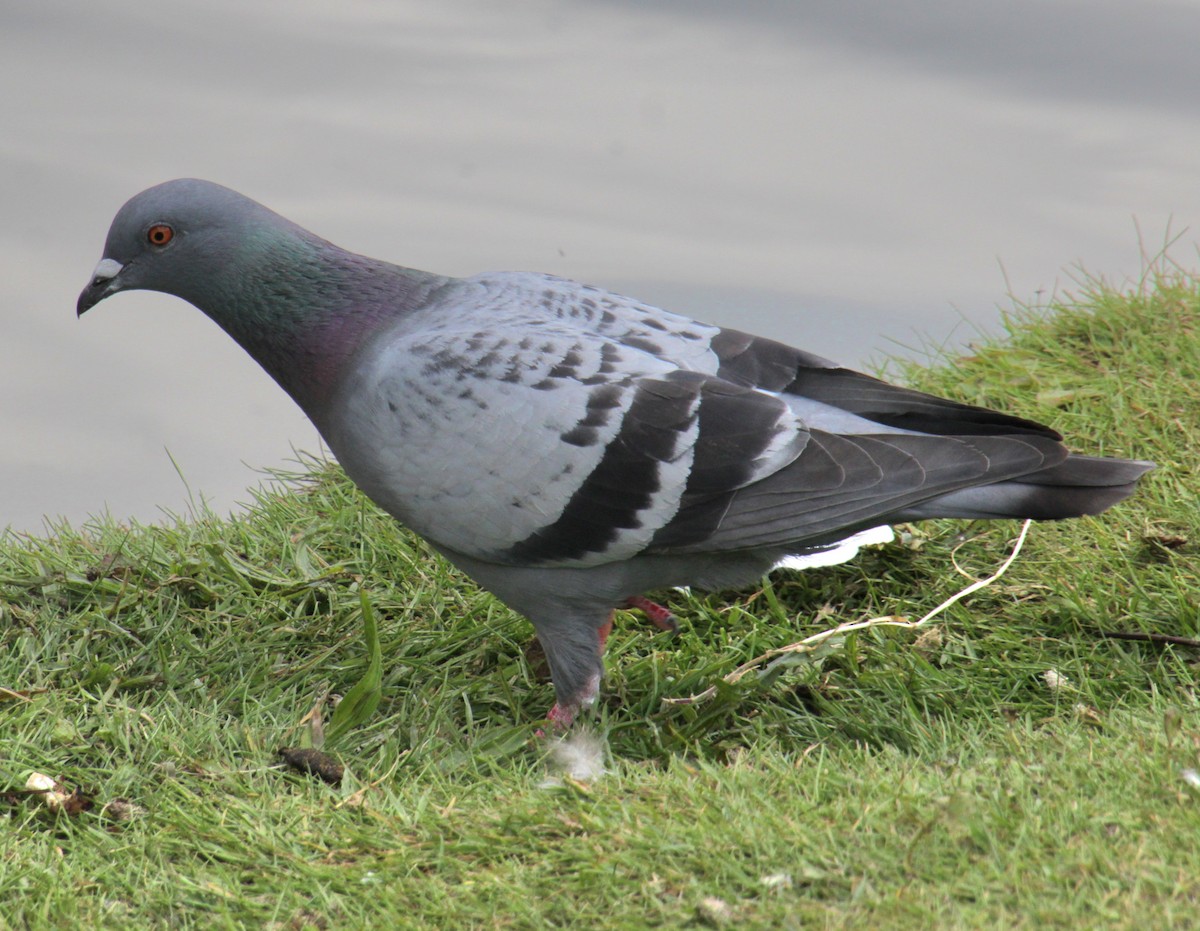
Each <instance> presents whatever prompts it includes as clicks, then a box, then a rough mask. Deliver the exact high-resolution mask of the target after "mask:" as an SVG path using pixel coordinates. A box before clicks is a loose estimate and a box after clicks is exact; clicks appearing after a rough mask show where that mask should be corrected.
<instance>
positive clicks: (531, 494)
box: [327, 273, 806, 566]
mask: <svg viewBox="0 0 1200 931" xmlns="http://www.w3.org/2000/svg"><path fill="white" fill-rule="evenodd" d="M720 332H721V331H720V330H719V329H718V328H716V327H710V326H705V325H703V324H698V323H695V322H694V321H691V320H689V319H687V318H683V317H678V316H676V315H673V314H669V313H666V312H664V311H660V310H657V309H655V308H652V307H649V306H646V305H644V304H640V303H637V302H635V301H631V300H628V299H625V298H621V297H619V296H617V295H613V294H610V293H608V292H604V291H600V290H598V289H594V288H589V287H587V286H584V285H579V284H576V283H575V282H570V281H564V280H561V279H557V278H552V277H548V276H543V275H533V274H523V273H504V274H491V275H481V276H477V277H475V278H472V279H466V280H465V281H463V282H461V283H460V284H459V285H457V286H455V287H453V288H452V289H451V290H450V291H448V292H447V293H445V294H443V295H441V296H440V298H439V299H438V300H437V301H435V302H434V303H431V304H430V305H429V306H427V307H426V308H424V309H423V310H422V311H420V312H419V313H418V314H415V315H413V316H412V317H410V318H408V319H407V320H406V321H404V323H403V325H402V327H401V328H399V329H396V330H393V331H391V332H386V333H384V334H381V337H380V339H379V340H378V341H377V343H376V344H375V346H374V348H373V349H372V350H371V351H370V353H369V354H368V355H367V356H366V357H365V358H363V359H361V360H360V362H359V365H358V366H357V369H356V371H355V372H354V373H353V374H352V375H351V377H350V379H349V381H348V383H347V385H346V386H345V388H344V389H343V391H342V392H341V396H342V397H343V398H345V399H346V401H344V402H343V403H345V404H346V405H347V409H346V410H345V413H344V415H343V416H340V417H338V418H337V427H336V428H335V429H331V430H328V431H327V433H328V434H329V436H328V439H329V442H330V444H331V446H332V447H333V449H334V452H335V453H336V454H337V455H338V458H339V459H340V460H341V462H342V464H343V466H344V467H345V468H346V470H347V471H348V472H349V473H350V475H351V476H352V477H353V478H354V479H355V481H356V482H358V483H359V484H360V485H361V486H362V487H363V488H364V489H365V490H366V491H367V492H368V494H370V495H371V496H372V497H373V498H375V500H376V501H378V502H379V503H380V504H381V505H383V506H384V507H385V508H386V509H388V510H389V511H391V512H392V513H394V514H397V515H398V516H400V517H401V518H402V519H403V520H404V521H405V523H407V524H409V525H410V526H412V527H413V529H415V530H417V531H418V532H420V533H422V534H425V535H427V536H429V537H430V538H431V539H433V540H435V541H437V542H440V543H442V544H443V545H445V546H447V547H449V548H451V549H453V550H455V551H457V552H461V553H465V554H467V555H470V556H473V557H476V558H479V559H486V560H489V561H493V562H499V563H513V564H518V565H530V564H541V565H547V566H551V565H573V566H586V565H595V564H600V563H607V562H612V561H615V560H619V559H628V558H630V557H632V556H635V555H637V554H638V553H640V552H642V551H643V550H645V549H646V548H647V547H648V546H650V545H651V543H652V542H653V540H654V538H655V535H656V534H657V533H658V532H659V531H660V530H662V528H663V527H664V526H666V525H667V524H669V523H670V521H671V520H672V518H674V517H675V516H676V514H677V512H678V511H679V507H680V501H681V497H682V496H683V494H684V492H685V489H687V488H688V482H689V476H690V475H691V474H692V472H693V469H694V467H701V466H703V465H705V463H707V464H709V466H710V469H709V471H710V472H712V471H713V470H714V469H715V470H716V473H715V474H713V475H711V476H710V480H711V481H716V482H717V483H718V484H720V486H721V487H726V486H728V485H729V483H730V482H732V483H734V484H735V485H736V484H744V483H746V482H750V481H753V480H755V479H756V478H758V477H761V476H762V475H765V474H769V473H770V472H772V471H774V470H776V469H778V468H779V467H780V466H781V465H783V464H785V463H786V462H788V461H790V460H791V459H792V458H794V456H795V453H796V449H797V448H798V447H802V446H803V444H804V442H805V437H806V434H805V433H804V431H803V425H802V424H801V423H800V422H799V419H798V417H797V416H796V414H795V413H794V412H793V411H792V410H791V409H789V407H788V406H787V405H786V404H785V403H784V402H783V401H781V400H780V399H779V398H778V396H777V395H775V394H774V393H764V392H759V391H756V390H754V389H752V388H745V387H735V386H732V385H729V384H727V383H725V382H723V381H721V380H720V379H718V378H716V377H715V373H716V371H717V368H718V366H719V360H718V359H717V357H716V355H715V354H714V353H713V351H712V349H711V348H710V346H711V343H712V340H713V339H714V338H715V337H716V336H717V334H719V333H720ZM710 410H711V411H712V413H711V414H710V413H709V411H710ZM722 412H724V419H725V420H728V421H730V424H731V425H732V426H734V427H736V429H738V430H741V431H743V432H744V434H745V435H743V436H740V437H736V436H735V437H734V439H736V441H737V445H736V448H735V447H732V446H730V444H728V443H726V444H718V447H714V448H713V449H717V450H718V453H717V454H716V455H714V453H713V449H707V447H706V448H703V449H707V452H705V455H704V462H697V443H698V441H700V435H701V428H702V425H703V426H704V427H705V428H706V429H705V432H706V434H710V433H715V431H716V430H718V429H720V428H721V427H722V426H724V424H722V423H721V422H720V419H721V416H722ZM714 418H716V419H714ZM710 421H711V423H710ZM711 445H712V444H711V443H710V444H709V446H710V447H711ZM703 449H702V451H703ZM701 478H703V474H701Z"/></svg>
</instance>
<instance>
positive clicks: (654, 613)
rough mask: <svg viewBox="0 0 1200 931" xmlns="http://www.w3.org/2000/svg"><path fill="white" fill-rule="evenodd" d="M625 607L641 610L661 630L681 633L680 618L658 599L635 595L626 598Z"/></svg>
mask: <svg viewBox="0 0 1200 931" xmlns="http://www.w3.org/2000/svg"><path fill="white" fill-rule="evenodd" d="M625 607H627V608H633V609H634V610H637V611H641V612H642V613H643V614H644V615H646V619H647V620H649V621H650V623H651V624H653V625H654V626H655V627H657V628H658V629H659V630H665V631H668V632H670V633H672V634H677V633H679V619H678V618H676V617H675V615H674V614H672V613H671V612H670V611H668V610H667V609H666V608H664V607H663V606H662V605H660V604H659V603H658V602H656V601H651V600H650V599H649V598H646V597H644V596H643V595H634V596H633V597H632V598H626V599H625Z"/></svg>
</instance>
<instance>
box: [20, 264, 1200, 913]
mask: <svg viewBox="0 0 1200 931" xmlns="http://www.w3.org/2000/svg"><path fill="white" fill-rule="evenodd" d="M1009 324H1010V326H1009V329H1010V335H1009V338H1008V339H1007V340H1005V341H1004V342H1002V343H995V344H988V345H983V346H980V347H977V348H976V349H975V350H974V351H973V354H972V355H971V356H969V357H967V358H961V359H956V360H952V361H946V362H944V363H942V364H939V365H937V366H935V367H933V368H928V369H924V368H915V367H910V368H908V369H906V370H905V371H904V372H903V373H902V375H903V376H904V377H906V378H907V379H908V380H909V381H911V382H912V383H914V384H916V385H918V386H920V387H923V388H926V389H929V390H934V391H937V392H941V393H945V394H949V395H953V396H956V397H959V398H962V399H964V400H967V401H971V402H976V403H983V404H989V405H995V406H1000V407H1003V408H1005V409H1009V410H1014V411H1017V412H1020V413H1022V414H1024V415H1026V416H1030V417H1033V418H1035V419H1041V420H1045V421H1049V422H1052V423H1053V424H1055V425H1056V426H1057V427H1058V428H1059V429H1060V430H1061V431H1062V432H1063V433H1064V434H1065V435H1067V436H1068V437H1069V438H1070V439H1071V441H1072V443H1073V445H1074V446H1075V447H1076V448H1079V449H1081V450H1083V451H1086V452H1092V453H1100V454H1107V455H1119V456H1124V455H1128V456H1137V457H1140V458H1150V459H1154V460H1155V461H1157V462H1158V463H1159V469H1158V470H1157V471H1155V472H1154V473H1153V474H1152V475H1151V476H1149V477H1148V479H1147V480H1145V481H1144V483H1143V488H1142V490H1141V491H1140V492H1139V494H1138V495H1137V496H1136V497H1135V498H1134V499H1132V500H1131V501H1129V502H1127V503H1125V504H1123V505H1121V506H1119V507H1118V508H1116V509H1115V510H1113V511H1111V512H1109V513H1108V514H1106V515H1104V516H1103V517H1100V518H1096V519H1090V518H1089V519H1082V520H1078V521H1071V522H1068V523H1065V524H1060V525H1039V526H1037V527H1035V528H1034V532H1033V534H1032V535H1031V537H1030V540H1029V542H1028V543H1027V544H1026V547H1025V550H1024V551H1023V553H1022V555H1021V557H1020V559H1019V560H1018V561H1017V562H1016V564H1015V565H1014V566H1013V567H1012V568H1011V569H1010V570H1009V572H1008V573H1007V574H1006V575H1005V576H1004V577H1003V578H1002V579H1000V580H999V581H998V582H996V583H995V584H993V585H992V586H990V587H988V588H986V589H984V590H983V591H981V592H979V593H977V594H975V595H973V596H972V597H970V598H969V599H967V600H966V601H964V602H962V603H960V604H957V605H955V606H953V607H952V608H950V609H949V610H948V611H947V612H946V613H945V614H943V615H941V616H939V618H938V619H937V621H936V622H935V623H934V624H933V625H932V626H931V627H930V628H928V629H926V630H924V631H920V632H911V631H899V630H894V629H893V630H887V629H874V630H869V631H864V632H860V633H857V634H852V635H850V636H847V637H846V638H845V639H844V640H843V641H842V642H841V643H840V644H839V645H838V646H837V648H835V649H830V650H825V651H822V652H821V653H819V654H818V655H817V656H815V657H813V656H809V657H793V658H785V659H784V660H781V661H779V662H777V663H775V664H773V665H772V667H771V668H770V669H769V670H768V671H765V672H764V673H763V674H758V675H749V676H747V677H745V678H743V679H741V680H740V681H738V682H737V683H736V684H734V685H727V684H724V683H722V681H721V677H722V676H724V675H726V674H728V673H729V672H731V671H732V670H734V669H735V668H736V667H737V666H738V665H739V664H741V663H744V662H746V661H747V660H750V659H752V658H753V657H755V656H757V655H759V654H761V653H763V652H765V651H767V650H769V649H771V648H773V647H778V646H782V645H784V644H787V643H791V642H794V641H796V640H798V639H800V638H801V637H803V636H805V635H807V634H810V633H813V632H816V631H817V630H820V629H823V628H826V627H830V626H833V625H834V624H836V623H837V622H839V621H843V620H858V619H862V618H867V617H874V616H879V615H884V614H903V615H906V616H910V617H918V616H920V615H921V614H923V613H924V612H925V611H927V610H929V609H930V608H932V607H933V606H935V605H936V604H937V603H939V602H940V601H941V600H942V599H943V598H945V597H946V596H947V595H949V594H952V593H953V592H954V591H956V590H957V589H958V588H960V587H961V586H962V585H963V584H965V580H964V579H963V578H962V577H961V576H960V575H958V574H957V573H956V572H955V571H954V569H953V563H954V561H955V560H956V561H957V563H958V564H959V565H960V566H962V567H963V568H964V569H965V570H966V571H967V572H969V573H970V574H972V575H973V576H984V575H987V574H988V573H989V572H990V571H991V570H992V569H993V568H994V567H995V566H996V565H997V564H998V563H999V562H1000V561H1001V560H1002V559H1003V557H1004V555H1005V553H1006V551H1007V547H1008V545H1009V543H1010V541H1011V539H1012V538H1013V536H1014V535H1015V533H1016V530H1017V526H1016V524H1015V523H1013V524H1010V523H1002V524H989V525H984V524H980V525H966V524H962V523H952V522H939V523H933V524H923V525H921V526H920V527H916V528H907V530H908V533H907V534H906V535H905V537H904V538H903V541H902V542H898V543H895V544H892V545H890V546H887V547H883V548H880V549H876V550H872V551H870V552H866V553H864V554H862V556H861V557H860V558H859V559H858V560H857V561H855V562H853V563H851V564H848V565H844V566H839V567H833V568H830V569H825V570H818V571H814V572H810V573H805V574H795V575H777V576H775V577H774V578H772V579H771V580H770V581H769V582H767V583H764V585H763V586H761V587H759V588H758V589H756V590H750V591H743V592H737V593H721V594H716V595H688V596H685V595H683V594H680V593H674V594H672V595H671V596H670V601H671V605H672V607H673V609H674V610H675V611H676V613H677V614H679V615H680V616H681V618H683V620H684V625H683V630H682V631H681V633H680V635H679V636H678V637H677V638H675V639H673V640H672V639H669V638H666V637H663V636H651V635H650V632H649V630H648V627H647V626H646V625H643V624H641V622H640V620H636V621H635V619H633V618H632V617H631V616H626V617H625V618H624V623H619V625H618V629H617V630H616V631H615V632H614V635H613V637H612V639H611V641H610V649H609V655H608V678H607V680H606V682H605V686H604V690H603V697H602V702H601V706H600V708H599V709H598V712H597V714H596V716H595V718H594V719H593V721H592V724H591V727H592V728H593V729H594V730H595V731H597V732H598V733H599V734H601V735H602V736H603V739H604V742H605V744H606V747H607V752H608V754H609V761H608V764H609V769H610V774H609V775H608V776H606V777H605V778H603V779H600V780H598V781H595V782H592V783H590V784H585V783H581V782H578V781H575V780H572V779H564V780H561V781H560V784H558V785H547V784H546V774H547V763H546V760H545V759H544V748H543V747H542V745H541V744H539V743H538V742H537V741H535V740H533V739H532V734H533V730H534V729H535V727H536V725H537V723H538V722H539V720H540V719H541V717H542V715H543V714H544V712H545V710H546V709H547V708H548V707H549V705H550V703H551V701H552V691H551V688H550V686H549V684H548V682H547V681H546V678H545V670H544V666H543V664H542V662H541V660H540V658H539V654H538V651H537V650H536V648H535V647H534V643H533V639H532V634H531V631H530V629H529V627H528V626H527V624H526V623H525V622H524V621H523V620H522V619H521V618H519V617H516V616H514V615H513V614H512V613H511V612H509V611H508V610H507V609H505V608H504V607H503V606H502V605H500V604H498V603H497V602H495V601H494V600H493V599H491V598H490V597H489V596H488V595H486V594H483V593H481V592H479V591H478V590H477V589H475V588H474V587H473V586H471V585H470V584H469V583H467V582H466V581H465V580H464V579H463V578H462V577H460V576H458V575H457V574H456V573H455V572H454V571H453V570H452V569H450V568H449V567H448V566H447V565H446V564H445V563H443V562H441V561H440V560H438V559H437V558H436V557H435V556H433V555H432V554H431V552H430V551H429V550H428V548H427V547H426V546H425V545H424V544H423V543H422V542H421V541H420V540H418V539H415V538H414V537H412V536H411V535H409V534H408V533H407V532H406V531H404V530H403V529H402V528H399V527H397V526H396V525H395V524H394V523H393V522H392V521H391V520H390V519H388V518H386V517H385V516H383V515H382V514H380V513H379V512H378V511H377V510H375V509H374V508H373V507H371V506H370V505H369V504H368V503H366V502H365V501H364V500H363V499H362V497H361V496H360V495H359V494H358V493H357V491H355V490H354V489H353V488H352V487H350V486H349V485H348V483H347V482H346V480H345V479H344V478H343V477H342V476H341V474H340V473H339V472H338V471H337V470H336V469H334V468H332V467H330V466H328V465H326V464H323V463H320V462H317V461H305V462H304V463H302V464H301V466H300V467H299V468H298V470H297V473H296V474H294V475H290V476H286V477H285V478H286V481H284V482H283V483H282V484H277V485H275V486H272V487H270V488H268V489H267V490H264V491H261V492H259V493H258V495H257V497H256V500H255V502H254V504H253V506H252V507H251V508H250V509H249V510H248V511H247V512H246V513H245V514H243V515H241V516H237V517H233V518H230V519H218V518H216V517H215V516H213V515H210V514H201V515H198V516H196V517H194V518H192V519H190V520H179V521H175V522H168V523H167V524H165V525H162V526H124V525H120V524H117V523H114V522H112V521H108V520H94V521H92V522H89V523H88V524H86V525H85V526H83V527H81V528H79V529H73V528H71V527H68V526H60V527H56V528H54V533H53V534H52V535H51V536H50V537H49V538H46V539H42V538H32V537H22V536H16V535H9V536H8V537H0V687H3V689H4V690H3V691H0V815H2V818H0V890H4V892H5V894H4V895H3V896H2V897H0V928H10V927H11V928H56V927H75V926H78V927H122V928H128V927H181V928H189V927H203V928H212V927H230V928H240V927H255V928H261V927H266V928H275V929H292V928H295V929H299V928H308V927H311V928H353V927H396V928H422V927H430V928H442V927H445V928H451V927H453V928H567V927H606V928H609V927H611V928H644V927H691V926H695V927H702V926H728V927H745V928H765V927H772V928H774V927H778V928H801V927H803V928H811V927H830V928H854V927H871V928H875V927H888V928H908V927H911V928H927V927H1004V928H1014V927H1015V928H1047V927H1049V928H1054V927H1062V928H1079V927H1096V926H1100V925H1103V926H1107V927H1127V928H1128V927H1171V926H1182V925H1185V924H1189V923H1191V922H1193V921H1194V916H1195V913H1196V910H1197V908H1198V907H1200V843H1198V842H1197V837H1200V789H1197V788H1196V787H1194V786H1193V785H1192V784H1191V781H1190V777H1189V776H1188V775H1187V772H1188V771H1189V770H1192V769H1200V720H1198V719H1197V708H1198V705H1197V699H1196V679H1197V673H1196V661H1197V659H1198V657H1200V650H1197V649H1195V648H1193V647H1191V646H1189V645H1187V644H1167V643H1162V642H1150V641H1130V640H1118V639H1113V638H1111V637H1108V636H1104V635H1103V632H1125V633H1135V634H1143V635H1159V634H1169V635H1174V636H1177V637H1184V638H1200V560H1198V558H1197V555H1198V553H1200V545H1198V544H1200V504H1198V501H1200V480H1198V479H1197V475H1200V461H1198V459H1200V452H1198V451H1200V282H1198V281H1197V280H1195V279H1193V278H1189V277H1188V276H1185V275H1183V274H1181V273H1178V272H1177V271H1171V270H1169V269H1166V270H1164V269H1162V268H1160V269H1158V270H1157V271H1156V272H1155V273H1153V274H1150V275H1148V277H1147V281H1146V282H1144V283H1143V285H1142V286H1140V287H1137V288H1135V289H1133V290H1131V291H1126V292H1124V293H1119V292H1117V291H1114V290H1112V289H1109V288H1107V287H1105V286H1103V285H1100V284H1098V283H1094V282H1087V283H1084V285H1083V286H1082V288H1081V291H1080V293H1079V294H1077V295H1068V296H1065V297H1063V298H1061V299H1060V300H1058V301H1056V302H1055V304H1054V305H1053V306H1051V307H1049V308H1041V309H1038V310H1037V311H1034V310H1033V309H1029V308H1017V309H1016V310H1014V312H1013V314H1012V316H1011V319H1010V321H1009ZM360 590H365V592H366V593H367V594H368V596H369V599H370V604H371V606H372V608H373V610H374V614H375V616H376V618H377V620H378V624H379V638H380V641H381V644H382V655H383V658H384V663H383V666H382V670H381V673H382V675H381V684H382V696H383V699H382V703H381V704H380V706H379V709H378V711H377V712H376V714H375V715H374V717H372V718H371V719H370V720H369V721H368V722H367V723H366V724H365V725H363V726H361V727H358V728H356V729H353V730H351V731H349V732H347V733H344V734H342V735H339V736H338V737H337V738H336V739H330V740H329V742H328V743H327V744H326V747H325V749H326V750H328V751H330V752H332V753H334V754H335V755H337V756H338V757H339V758H340V759H341V761H342V762H343V763H344V764H345V765H346V769H347V774H346V777H345V779H344V781H343V784H342V785H340V786H330V785H326V784H325V783H322V782H320V781H317V780H315V779H311V778H309V777H305V776H302V775H299V774H297V773H294V772H290V771H285V770H284V769H283V768H282V767H281V766H280V764H279V763H278V760H277V757H276V755H275V754H276V750H277V749H278V748H279V747H280V746H284V745H295V744H297V743H300V742H302V741H303V739H304V735H305V733H306V730H305V729H304V728H303V727H301V725H300V722H301V721H302V720H303V719H304V718H305V716H306V715H307V714H308V712H309V711H310V710H311V709H312V707H313V706H314V704H315V703H316V702H317V701H318V700H319V699H320V698H321V697H322V696H323V695H325V694H326V693H327V692H328V691H329V690H332V691H335V692H343V693H344V692H347V691H348V690H349V689H351V688H352V686H353V685H354V684H355V683H356V682H357V681H358V680H359V679H360V678H362V677H363V675H364V672H365V671H366V669H367V656H366V651H365V649H364V640H363V636H362V629H363V623H362V620H363V618H362V606H361V604H360V600H359V597H360ZM1048 673H1050V675H1048ZM714 683H720V687H719V688H718V689H717V694H716V697H715V698H713V700H711V701H708V702H704V703H699V704H694V705H685V706H664V705H663V704H662V699H664V698H668V697H681V696H686V695H690V694H694V693H697V692H701V691H703V690H704V689H705V688H707V687H709V686H711V685H713V684H714ZM31 771H36V772H41V773H44V774H48V775H50V776H52V777H54V778H55V779H57V780H58V781H59V782H60V783H61V784H62V785H64V786H65V787H67V788H68V789H77V790H79V792H80V795H79V796H78V799H79V800H80V802H81V804H82V805H83V806H84V807H86V805H87V804H91V806H92V807H91V808H90V809H89V810H84V811H81V812H79V813H77V814H74V815H70V814H66V813H62V812H59V813H54V812H51V811H50V810H49V809H48V808H47V806H46V805H45V804H44V803H43V802H42V801H41V800H40V799H39V797H37V796H34V795H30V794H27V793H25V792H24V791H23V787H24V785H25V780H26V777H27V776H28V775H29V773H30V772H31ZM118 800H124V802H123V804H124V807H121V805H119V804H118V805H114V804H113V803H114V802H117V801H118Z"/></svg>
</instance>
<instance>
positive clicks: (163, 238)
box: [146, 223, 175, 246]
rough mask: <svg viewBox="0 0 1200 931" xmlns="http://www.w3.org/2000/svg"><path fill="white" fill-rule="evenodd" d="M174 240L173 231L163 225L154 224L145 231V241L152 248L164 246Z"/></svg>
mask: <svg viewBox="0 0 1200 931" xmlns="http://www.w3.org/2000/svg"><path fill="white" fill-rule="evenodd" d="M174 238H175V231H174V230H173V229H171V227H169V226H167V224H165V223H155V224H154V225H153V226H152V227H150V229H148V230H146V241H147V242H149V243H150V245H152V246H165V245H166V244H167V243H169V242H170V241H171V240H172V239H174Z"/></svg>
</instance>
